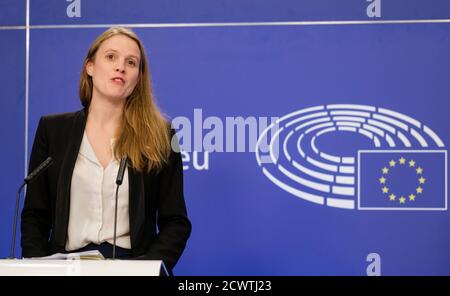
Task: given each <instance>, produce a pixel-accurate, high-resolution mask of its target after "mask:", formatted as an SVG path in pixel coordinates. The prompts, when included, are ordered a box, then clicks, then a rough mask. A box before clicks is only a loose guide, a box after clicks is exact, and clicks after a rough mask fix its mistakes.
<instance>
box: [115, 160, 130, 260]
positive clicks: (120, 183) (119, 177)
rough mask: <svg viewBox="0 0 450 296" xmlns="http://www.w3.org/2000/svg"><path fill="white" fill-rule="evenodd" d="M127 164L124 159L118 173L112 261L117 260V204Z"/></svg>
mask: <svg viewBox="0 0 450 296" xmlns="http://www.w3.org/2000/svg"><path fill="white" fill-rule="evenodd" d="M126 164H127V157H124V158H122V160H121V161H120V166H119V171H118V172H117V179H116V184H117V187H116V201H115V206H114V239H113V255H112V259H113V260H114V259H116V238H117V204H118V201H119V187H120V185H122V181H123V176H124V174H125V168H126Z"/></svg>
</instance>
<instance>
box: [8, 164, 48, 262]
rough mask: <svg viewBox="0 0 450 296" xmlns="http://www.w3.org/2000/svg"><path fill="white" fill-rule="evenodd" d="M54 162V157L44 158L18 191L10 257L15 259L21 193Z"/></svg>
mask: <svg viewBox="0 0 450 296" xmlns="http://www.w3.org/2000/svg"><path fill="white" fill-rule="evenodd" d="M52 164H53V158H51V157H47V159H46V160H44V161H43V162H42V163H41V164H40V165H39V166H38V167H37V168H35V169H34V170H33V171H32V172H31V173H30V174H29V175H28V176H27V177H26V178H25V179H24V180H23V183H22V185H20V187H19V190H18V191H17V197H16V209H15V212H14V223H13V233H12V240H11V253H10V255H9V257H8V259H14V258H15V256H14V249H15V246H16V228H17V219H18V217H19V205H20V193H22V190H23V188H24V187H25V185H28V184H30V183H31V182H33V181H34V180H36V178H37V177H39V176H40V175H41V174H42V173H43V172H44V171H45V170H46V169H48V168H49V167H50V166H51V165H52Z"/></svg>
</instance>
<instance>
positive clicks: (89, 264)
mask: <svg viewBox="0 0 450 296" xmlns="http://www.w3.org/2000/svg"><path fill="white" fill-rule="evenodd" d="M160 275H167V271H166V270H165V267H164V264H163V262H162V261H161V260H79V259H74V260H36V259H4V260H0V276H160Z"/></svg>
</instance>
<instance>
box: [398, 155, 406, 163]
mask: <svg viewBox="0 0 450 296" xmlns="http://www.w3.org/2000/svg"><path fill="white" fill-rule="evenodd" d="M398 162H399V163H400V164H405V163H406V159H405V158H404V157H403V156H402V158H400V159H399V160H398Z"/></svg>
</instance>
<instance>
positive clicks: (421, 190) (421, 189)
mask: <svg viewBox="0 0 450 296" xmlns="http://www.w3.org/2000/svg"><path fill="white" fill-rule="evenodd" d="M416 192H417V193H418V194H420V193H422V192H423V188H422V187H420V186H419V187H417V188H416Z"/></svg>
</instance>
